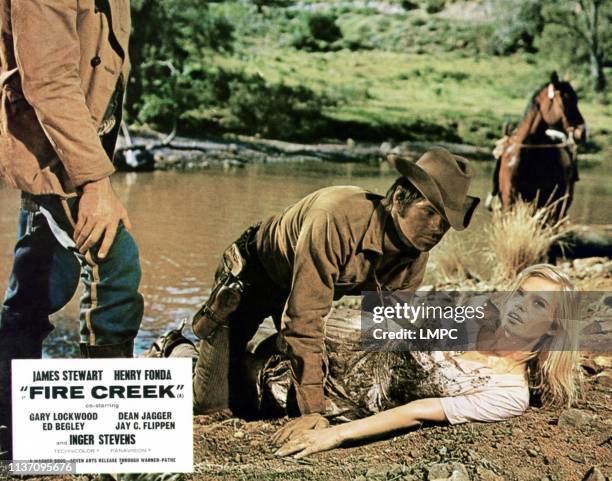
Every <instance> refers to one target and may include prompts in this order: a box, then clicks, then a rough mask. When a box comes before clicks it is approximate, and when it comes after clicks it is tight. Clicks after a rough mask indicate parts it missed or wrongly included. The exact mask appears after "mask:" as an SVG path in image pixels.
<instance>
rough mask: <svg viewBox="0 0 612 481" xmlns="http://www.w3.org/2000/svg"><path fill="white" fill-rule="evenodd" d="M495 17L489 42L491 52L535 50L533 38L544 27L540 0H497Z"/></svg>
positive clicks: (502, 53)
mask: <svg viewBox="0 0 612 481" xmlns="http://www.w3.org/2000/svg"><path fill="white" fill-rule="evenodd" d="M495 17H496V21H495V32H494V35H493V36H492V37H491V43H490V47H491V51H492V52H493V53H495V54H497V55H508V54H511V53H515V52H516V51H518V50H519V49H523V50H525V51H528V52H534V51H535V46H534V42H535V39H536V37H538V36H539V35H540V34H541V33H542V30H543V29H544V18H543V16H542V2H541V1H540V0H520V1H518V2H517V1H516V0H497V1H496V3H495Z"/></svg>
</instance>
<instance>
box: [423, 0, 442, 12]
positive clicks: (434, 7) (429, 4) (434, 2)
mask: <svg viewBox="0 0 612 481" xmlns="http://www.w3.org/2000/svg"><path fill="white" fill-rule="evenodd" d="M445 3H446V2H445V0H427V1H426V2H425V11H426V12H427V13H429V14H432V13H438V12H441V11H442V10H444V4H445Z"/></svg>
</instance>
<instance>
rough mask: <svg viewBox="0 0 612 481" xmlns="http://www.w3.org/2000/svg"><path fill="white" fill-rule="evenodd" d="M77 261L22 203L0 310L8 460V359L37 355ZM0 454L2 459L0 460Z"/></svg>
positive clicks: (2, 439) (0, 379) (75, 275)
mask: <svg viewBox="0 0 612 481" xmlns="http://www.w3.org/2000/svg"><path fill="white" fill-rule="evenodd" d="M79 271H80V267H79V263H78V261H77V259H76V258H75V257H74V255H73V254H72V253H70V252H68V251H66V250H65V249H64V248H63V247H62V246H61V245H60V244H59V243H58V242H57V240H56V239H55V237H54V236H53V233H52V232H51V230H50V229H49V225H48V224H47V221H46V219H45V217H44V216H43V214H42V213H41V212H40V211H38V210H37V209H36V208H35V206H34V204H32V203H31V202H28V201H24V208H22V209H21V211H20V213H19V225H18V233H17V243H16V245H15V253H14V260H13V268H12V271H11V274H10V277H9V282H8V287H7V290H6V294H5V298H4V302H3V305H2V310H1V311H0V426H5V428H4V429H3V430H2V431H0V446H1V447H0V451H1V450H3V449H4V450H6V451H7V452H6V453H5V454H4V456H5V458H6V459H11V415H12V414H11V413H12V406H11V360H13V359H38V358H40V357H41V356H42V343H43V340H44V338H45V337H46V336H47V335H48V334H49V333H50V332H51V331H52V330H53V326H52V325H51V323H50V322H49V315H50V314H51V313H53V312H55V311H57V310H59V309H61V307H62V306H64V305H65V304H66V303H67V302H68V301H69V300H70V298H71V297H72V296H73V294H74V291H75V290H76V287H77V285H78V281H79ZM1 456H2V455H1V454H0V458H1Z"/></svg>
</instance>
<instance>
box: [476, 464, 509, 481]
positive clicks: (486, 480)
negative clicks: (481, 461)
mask: <svg viewBox="0 0 612 481" xmlns="http://www.w3.org/2000/svg"><path fill="white" fill-rule="evenodd" d="M476 474H477V476H478V477H477V478H476V480H477V481H504V478H502V477H501V476H498V475H497V474H495V473H494V472H493V471H491V470H489V469H487V468H483V467H482V466H478V467H477V468H476Z"/></svg>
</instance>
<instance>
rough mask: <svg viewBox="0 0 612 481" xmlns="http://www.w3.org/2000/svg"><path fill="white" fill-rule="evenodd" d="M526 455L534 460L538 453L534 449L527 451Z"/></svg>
mask: <svg viewBox="0 0 612 481" xmlns="http://www.w3.org/2000/svg"><path fill="white" fill-rule="evenodd" d="M527 454H529V456H531V457H532V458H535V457H537V455H538V452H537V451H536V450H535V449H528V450H527Z"/></svg>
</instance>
